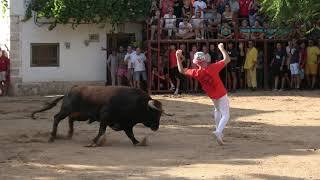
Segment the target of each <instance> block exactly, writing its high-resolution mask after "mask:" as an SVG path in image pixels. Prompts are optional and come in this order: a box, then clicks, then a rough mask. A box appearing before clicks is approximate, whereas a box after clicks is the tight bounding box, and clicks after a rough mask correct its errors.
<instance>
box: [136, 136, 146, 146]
mask: <svg viewBox="0 0 320 180" xmlns="http://www.w3.org/2000/svg"><path fill="white" fill-rule="evenodd" d="M135 145H136V146H148V144H147V137H144V138H143V139H142V141H141V142H139V143H137V144H135Z"/></svg>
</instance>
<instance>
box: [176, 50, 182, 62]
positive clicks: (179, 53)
mask: <svg viewBox="0 0 320 180" xmlns="http://www.w3.org/2000/svg"><path fill="white" fill-rule="evenodd" d="M176 56H177V59H179V60H180V58H181V56H182V50H181V49H178V50H177V52H176Z"/></svg>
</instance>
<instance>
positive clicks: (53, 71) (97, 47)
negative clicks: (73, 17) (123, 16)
mask: <svg viewBox="0 0 320 180" xmlns="http://www.w3.org/2000/svg"><path fill="white" fill-rule="evenodd" d="M11 3H14V4H15V5H14V6H11V7H12V9H11V14H12V15H19V16H20V17H21V19H22V18H23V16H24V13H25V10H24V7H25V6H24V0H11ZM128 26H130V28H125V30H126V32H128V33H135V34H136V40H140V39H141V31H142V27H141V25H138V24H130V25H128V24H126V27H128ZM21 29H22V30H21V35H20V44H21V53H20V55H21V61H22V67H21V70H20V71H21V72H20V73H21V77H22V82H50V81H104V80H105V74H106V70H105V59H106V52H105V51H102V50H101V47H106V44H107V43H106V39H107V38H106V34H107V33H109V32H110V30H111V25H107V26H106V27H105V28H98V26H96V25H94V24H90V25H79V26H78V27H77V28H76V29H74V30H73V29H72V27H71V25H58V26H57V27H56V28H55V29H53V30H52V31H49V30H48V26H47V25H45V26H42V27H38V26H37V25H35V23H34V22H33V20H32V19H30V20H29V21H27V22H22V23H21ZM89 34H99V35H100V42H90V44H89V46H85V44H84V41H85V40H88V39H89V36H88V35H89ZM65 42H70V44H71V48H70V49H66V47H65V45H64V43H65ZM31 43H59V44H60V56H59V64H60V66H59V67H31V66H30V63H31V54H30V52H31Z"/></svg>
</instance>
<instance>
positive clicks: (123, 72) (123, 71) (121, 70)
mask: <svg viewBox="0 0 320 180" xmlns="http://www.w3.org/2000/svg"><path fill="white" fill-rule="evenodd" d="M127 73H128V69H126V68H119V69H118V73H117V75H118V76H126V75H127Z"/></svg>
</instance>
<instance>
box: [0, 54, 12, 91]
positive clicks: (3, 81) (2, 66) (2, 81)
mask: <svg viewBox="0 0 320 180" xmlns="http://www.w3.org/2000/svg"><path fill="white" fill-rule="evenodd" d="M9 65H10V60H9V58H8V54H7V52H6V51H4V50H1V49H0V96H2V95H5V94H6V93H7V88H8V87H7V85H8V84H7V82H8V81H9V78H10V77H9Z"/></svg>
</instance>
